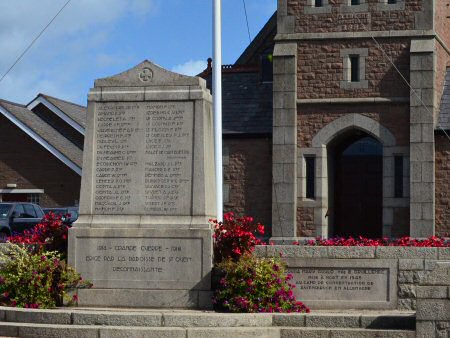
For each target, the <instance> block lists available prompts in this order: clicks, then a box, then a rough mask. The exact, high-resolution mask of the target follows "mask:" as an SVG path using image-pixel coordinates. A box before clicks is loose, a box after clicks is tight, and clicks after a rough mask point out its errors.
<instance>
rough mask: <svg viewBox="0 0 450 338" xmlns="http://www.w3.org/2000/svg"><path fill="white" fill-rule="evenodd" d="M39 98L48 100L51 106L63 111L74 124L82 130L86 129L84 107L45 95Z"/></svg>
mask: <svg viewBox="0 0 450 338" xmlns="http://www.w3.org/2000/svg"><path fill="white" fill-rule="evenodd" d="M39 96H42V97H43V98H45V99H46V100H48V101H49V102H50V103H51V104H53V105H55V106H56V107H57V108H58V109H60V110H61V111H63V112H64V113H65V114H66V115H67V116H69V117H70V118H71V119H72V120H74V121H75V122H76V123H78V124H79V125H81V126H82V127H83V128H86V107H84V106H81V105H78V104H75V103H72V102H68V101H64V100H61V99H58V98H56V97H52V96H49V95H46V94H39V95H38V97H39Z"/></svg>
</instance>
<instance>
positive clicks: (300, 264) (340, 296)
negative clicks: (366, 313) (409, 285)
mask: <svg viewBox="0 0 450 338" xmlns="http://www.w3.org/2000/svg"><path fill="white" fill-rule="evenodd" d="M288 261H289V262H288V271H289V272H290V273H292V275H293V280H292V282H293V284H295V286H296V288H295V289H294V292H295V294H296V296H297V297H298V299H301V300H302V301H305V303H306V304H314V305H315V307H316V308H320V307H324V308H326V307H327V305H331V304H332V305H333V306H334V307H336V305H337V306H341V307H342V308H352V307H355V308H358V307H362V308H364V307H368V306H369V307H373V308H390V307H395V305H396V304H395V303H396V283H397V267H396V265H395V262H391V261H389V260H385V261H381V262H380V261H379V260H377V261H375V260H337V259H317V260H316V259H309V260H304V259H290V260H289V259H288Z"/></svg>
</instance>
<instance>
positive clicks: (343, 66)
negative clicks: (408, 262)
mask: <svg viewBox="0 0 450 338" xmlns="http://www.w3.org/2000/svg"><path fill="white" fill-rule="evenodd" d="M449 62H450V1H449V0H437V1H432V0H279V1H278V23H277V35H276V37H275V49H274V53H273V70H274V75H273V93H274V101H273V108H274V109H273V139H272V140H273V180H274V184H273V195H272V220H273V222H272V223H273V237H274V238H275V239H285V240H291V239H292V238H297V237H310V236H324V237H327V236H336V235H345V236H349V235H352V236H357V235H364V236H369V237H381V236H389V237H390V236H393V237H399V236H403V235H409V234H410V235H411V236H413V237H425V236H431V235H433V234H435V233H436V234H439V235H448V234H450V217H449V216H450V210H449V209H450V199H449V197H450V194H449V188H450V182H449V180H448V178H449V177H450V176H449V174H450V164H449V160H450V152H449V150H450V139H449V138H448V135H447V134H448V133H447V132H446V129H448V128H449V127H450V124H449V122H450V120H449V113H450V110H449V106H450V104H449V102H450V70H449V67H450V63H449ZM446 81H447V82H446ZM445 83H446V84H445Z"/></svg>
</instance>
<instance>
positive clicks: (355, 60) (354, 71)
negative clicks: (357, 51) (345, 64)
mask: <svg viewBox="0 0 450 338" xmlns="http://www.w3.org/2000/svg"><path fill="white" fill-rule="evenodd" d="M359 80H360V78H359V56H358V55H350V81H351V82H359Z"/></svg>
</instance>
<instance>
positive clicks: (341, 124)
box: [297, 114, 409, 237]
mask: <svg viewBox="0 0 450 338" xmlns="http://www.w3.org/2000/svg"><path fill="white" fill-rule="evenodd" d="M358 133H359V134H361V135H365V136H367V137H370V138H373V139H374V140H377V141H378V142H379V143H380V145H381V147H382V155H381V156H380V157H381V159H380V160H381V162H382V164H381V167H382V168H381V173H380V175H381V179H380V181H381V182H382V183H381V184H382V187H380V188H381V190H382V193H381V194H382V197H381V201H380V204H381V210H380V211H379V212H380V213H381V215H379V216H380V219H381V222H382V225H381V227H382V230H381V231H380V232H381V234H382V235H383V236H390V235H391V231H392V226H393V223H394V208H395V207H396V206H399V205H403V204H405V205H408V203H409V199H408V197H409V196H408V195H407V194H405V196H404V198H400V199H398V198H394V188H393V186H394V156H396V155H401V156H403V158H404V163H405V166H406V164H407V163H409V158H408V157H409V149H408V148H407V147H398V146H397V142H396V139H395V137H394V135H393V134H392V133H391V132H390V131H389V129H387V128H386V127H384V126H382V125H381V124H380V123H379V122H378V121H375V120H373V119H371V118H369V117H367V116H364V115H360V114H348V115H345V116H342V117H340V118H338V119H336V120H334V121H332V122H331V123H329V124H327V125H326V126H324V127H323V128H322V129H321V130H320V131H319V132H318V133H317V134H316V135H315V136H314V137H313V139H312V146H311V147H310V148H300V149H299V153H298V156H299V162H298V163H299V164H300V165H299V170H298V200H297V201H298V206H299V207H300V208H313V209H314V225H315V229H316V233H315V235H316V236H322V237H330V236H334V235H335V234H336V233H335V229H334V221H335V219H334V218H335V217H334V216H335V215H336V213H335V211H334V210H332V209H333V207H334V199H335V182H334V178H335V177H334V176H335V169H336V168H335V157H336V152H335V149H336V146H337V145H338V144H341V145H342V144H345V142H347V141H346V140H349V139H351V138H352V137H354V136H355V135H357V134H358ZM311 156H313V157H314V158H315V173H314V174H315V196H314V199H311V198H307V197H306V179H307V178H306V167H305V158H308V157H311ZM407 176H409V168H406V169H405V177H404V179H405V184H409V177H407ZM405 190H407V191H409V189H405ZM367 234H368V235H369V232H368V233H367Z"/></svg>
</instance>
